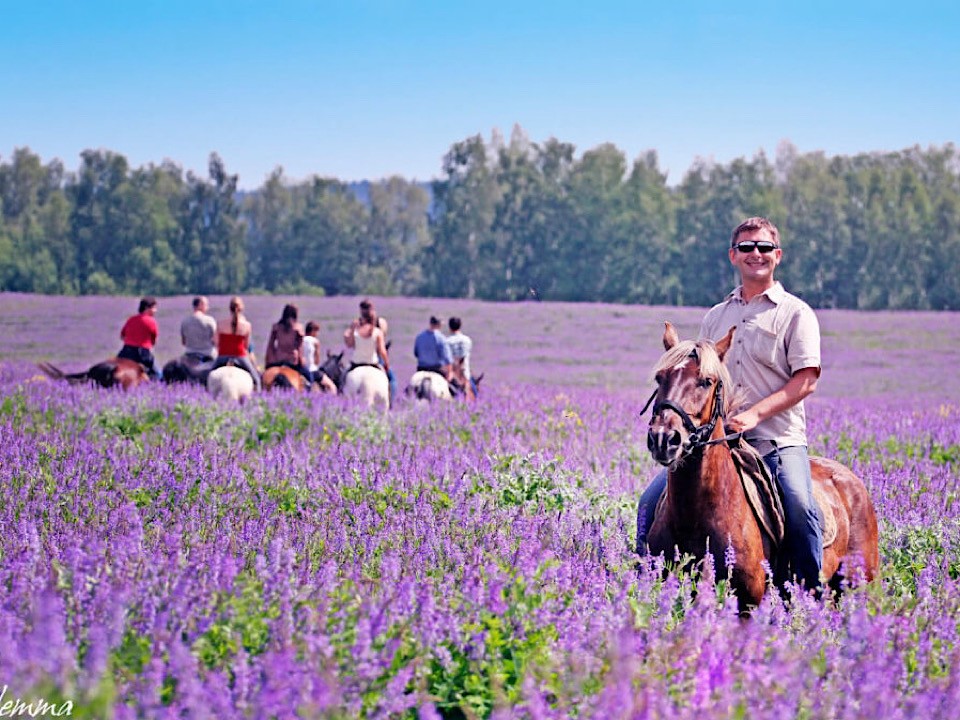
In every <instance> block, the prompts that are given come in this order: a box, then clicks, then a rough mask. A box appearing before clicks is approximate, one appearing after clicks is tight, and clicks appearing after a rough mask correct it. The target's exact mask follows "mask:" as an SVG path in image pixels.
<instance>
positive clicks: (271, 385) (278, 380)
mask: <svg viewBox="0 0 960 720" xmlns="http://www.w3.org/2000/svg"><path fill="white" fill-rule="evenodd" d="M262 381H263V389H264V390H273V389H281V388H282V389H285V390H296V391H297V392H303V391H304V390H308V389H309V388H308V387H307V381H306V378H304V377H303V375H301V374H300V373H299V372H298V371H296V370H294V369H293V368H291V367H287V366H286V365H274V366H273V367H269V368H267V369H266V370H264V371H263V380H262Z"/></svg>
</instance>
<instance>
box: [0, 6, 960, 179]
mask: <svg viewBox="0 0 960 720" xmlns="http://www.w3.org/2000/svg"><path fill="white" fill-rule="evenodd" d="M957 38H960V4H954V3H952V2H936V3H927V2H913V3H908V2H899V3H886V2H861V1H860V0H856V1H850V2H837V1H836V0H834V1H833V2H820V1H819V0H818V1H815V2H806V3H800V2H797V3H776V2H751V3H739V2H733V1H730V2H719V1H714V2H698V1H688V0H677V1H676V2H673V3H666V2H656V3H654V2H650V3H644V2H636V1H635V2H603V1H602V0H594V2H584V1H583V0H580V1H578V2H566V1H565V0H556V1H554V2H542V3H541V2H538V3H526V2H521V1H520V0H514V1H513V2H500V1H499V0H490V1H488V2H483V3H461V2H455V1H454V0H451V1H449V2H406V1H401V0H353V1H351V0H337V1H336V2H283V1H282V0H278V1H276V2H265V1H261V2H246V1H244V0H232V1H230V2H227V1H222V2H221V1H218V2H205V1H204V0H192V1H191V2H180V1H179V0H149V1H147V0H122V1H117V2H97V1H96V0H88V1H87V2H77V1H76V0H70V1H69V2H67V1H59V0H49V1H47V0H23V1H22V2H10V1H8V0H0V102H2V105H3V109H2V111H0V159H7V158H9V156H10V154H11V153H12V151H13V149H14V148H17V147H24V146H26V147H30V148H31V149H32V150H33V151H34V152H36V153H38V154H39V155H40V156H41V157H42V158H43V159H44V161H48V160H51V159H53V158H60V159H61V160H62V161H63V162H64V163H65V165H66V166H67V168H68V169H71V170H72V169H75V168H76V167H77V165H78V163H79V154H80V152H81V151H82V150H84V149H86V148H106V149H109V150H113V151H116V152H119V153H122V154H123V155H125V156H126V157H127V158H128V159H129V160H130V162H131V164H132V165H134V166H138V165H143V164H146V163H150V162H153V163H159V162H161V161H163V160H164V159H170V160H173V161H175V162H177V163H178V164H180V165H182V166H183V167H184V168H185V169H188V170H193V171H195V172H199V173H201V174H203V175H206V163H207V157H208V156H209V154H210V152H212V151H216V152H218V153H219V154H220V155H221V157H222V158H223V159H224V161H225V163H226V166H227V169H228V170H229V171H230V172H233V173H238V174H239V175H240V186H241V187H244V188H248V189H249V188H254V187H257V186H259V185H260V184H262V182H263V180H264V178H265V177H266V176H267V174H268V173H269V172H270V171H271V170H272V169H274V168H275V167H277V166H282V167H283V168H284V170H285V173H286V175H287V177H289V178H291V179H293V180H301V179H305V178H307V177H309V176H311V175H315V174H316V175H322V176H332V177H337V178H340V179H342V180H361V179H370V180H377V179H380V178H384V177H388V176H390V175H395V174H396V175H402V176H404V177H407V178H410V179H414V178H415V179H419V180H429V179H431V178H433V177H437V176H439V175H440V172H441V167H442V159H443V155H444V154H445V153H446V152H447V151H448V150H449V148H450V146H451V145H452V144H453V143H454V142H457V141H459V140H462V139H464V138H466V137H468V136H471V135H475V134H477V133H481V134H483V135H484V137H489V136H490V132H491V130H492V129H493V128H499V129H500V130H501V131H502V132H503V133H504V135H506V136H507V137H509V135H510V132H511V129H512V127H513V126H514V124H519V125H521V126H522V127H523V128H524V130H525V131H526V132H527V134H528V136H529V137H530V139H531V140H532V141H534V142H541V141H544V140H546V139H547V138H550V137H556V138H558V139H559V140H562V141H565V142H570V143H573V144H574V145H575V146H576V148H577V151H578V154H579V153H582V152H583V151H585V150H588V149H590V148H592V147H595V146H597V145H599V144H601V143H604V142H610V143H613V144H614V145H616V146H617V147H619V148H620V149H621V150H623V151H624V152H625V153H626V154H627V156H628V158H629V159H633V158H634V157H636V156H637V155H639V154H640V153H642V152H644V151H646V150H649V149H653V150H656V151H657V152H658V153H659V157H660V164H661V167H662V168H664V169H667V170H669V177H670V181H671V182H677V181H679V179H680V178H681V177H682V175H683V174H684V173H685V172H686V171H687V170H688V169H689V168H690V166H691V164H692V163H693V162H694V160H695V158H697V157H702V158H712V159H714V160H716V161H718V162H728V161H730V160H732V159H733V158H736V157H743V156H746V157H751V156H753V155H754V154H755V153H756V152H757V151H758V150H761V149H763V150H764V151H766V152H767V154H768V155H769V156H771V157H773V156H774V155H775V154H776V150H777V146H778V144H779V143H780V142H781V141H782V140H789V141H790V142H792V143H793V144H794V145H795V146H796V147H797V149H798V150H799V151H800V152H810V151H824V152H826V153H828V154H831V155H833V154H852V153H856V152H861V151H872V150H895V149H901V148H904V147H908V146H912V145H915V144H919V145H921V146H924V147H926V146H928V145H931V144H933V145H942V144H944V143H947V142H956V141H957V140H958V137H957V133H958V128H960V71H958V70H957V68H960V41H958V39H957Z"/></svg>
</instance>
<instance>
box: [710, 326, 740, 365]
mask: <svg viewBox="0 0 960 720" xmlns="http://www.w3.org/2000/svg"><path fill="white" fill-rule="evenodd" d="M736 329H737V326H736V325H734V326H733V327H732V328H730V330H729V332H727V334H726V335H724V336H723V337H722V338H720V339H719V340H717V342H716V344H715V345H714V347H716V349H717V355H718V356H719V357H720V359H721V360H723V356H724V355H726V354H727V350H729V349H730V345H731V344H732V343H733V333H734V332H735V331H736Z"/></svg>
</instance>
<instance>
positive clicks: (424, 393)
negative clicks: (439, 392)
mask: <svg viewBox="0 0 960 720" xmlns="http://www.w3.org/2000/svg"><path fill="white" fill-rule="evenodd" d="M432 386H433V381H432V379H431V378H429V377H425V378H424V379H423V380H422V381H421V382H420V384H419V385H417V400H429V399H430V398H432V397H433V394H432V393H431V392H430V391H431V388H432Z"/></svg>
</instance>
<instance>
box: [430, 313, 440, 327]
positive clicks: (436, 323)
mask: <svg viewBox="0 0 960 720" xmlns="http://www.w3.org/2000/svg"><path fill="white" fill-rule="evenodd" d="M439 326H440V318H438V317H437V316H436V315H431V316H430V327H439Z"/></svg>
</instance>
